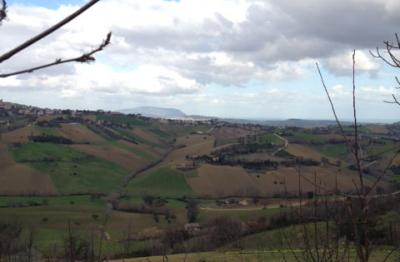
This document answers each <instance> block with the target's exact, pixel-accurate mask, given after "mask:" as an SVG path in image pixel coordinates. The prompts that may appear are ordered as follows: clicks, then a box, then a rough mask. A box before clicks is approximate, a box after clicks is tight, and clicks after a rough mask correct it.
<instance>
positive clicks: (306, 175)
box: [187, 164, 371, 197]
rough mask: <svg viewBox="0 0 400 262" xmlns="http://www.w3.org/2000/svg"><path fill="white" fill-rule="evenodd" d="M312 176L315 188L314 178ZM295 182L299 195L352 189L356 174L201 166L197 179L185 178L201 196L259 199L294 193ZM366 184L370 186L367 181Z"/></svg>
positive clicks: (312, 169)
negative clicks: (300, 193)
mask: <svg viewBox="0 0 400 262" xmlns="http://www.w3.org/2000/svg"><path fill="white" fill-rule="evenodd" d="M315 174H316V182H317V183H316V184H317V187H315V183H314V179H315ZM299 179H300V183H301V188H302V191H303V192H309V191H312V192H314V191H315V189H317V190H318V191H320V192H322V191H334V190H335V188H336V184H337V188H339V189H340V190H341V191H342V192H347V191H350V190H353V189H354V182H353V181H357V175H356V173H354V172H351V171H346V172H343V171H341V172H338V171H337V170H336V169H335V168H328V167H302V168H301V169H300V175H299V172H298V170H297V169H296V168H280V169H278V170H275V171H267V172H265V173H263V174H261V173H260V174H250V173H248V172H247V171H246V170H244V169H243V168H241V167H229V166H215V165H208V164H207V165H203V166H201V167H200V168H199V169H198V176H197V177H190V178H187V181H188V183H189V185H190V186H191V188H192V189H193V191H194V192H196V193H197V194H199V195H203V196H212V197H223V196H254V195H256V194H258V195H260V196H266V197H271V196H274V195H277V194H283V193H285V192H287V193H289V194H291V195H296V194H298V188H299V187H298V185H299ZM366 184H371V183H369V182H367V183H366Z"/></svg>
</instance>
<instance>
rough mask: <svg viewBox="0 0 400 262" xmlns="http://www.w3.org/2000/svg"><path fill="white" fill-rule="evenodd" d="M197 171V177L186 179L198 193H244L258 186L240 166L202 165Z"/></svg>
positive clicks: (208, 194) (221, 195)
mask: <svg viewBox="0 0 400 262" xmlns="http://www.w3.org/2000/svg"><path fill="white" fill-rule="evenodd" d="M197 172H198V176H197V177H191V178H188V179H187V181H188V183H189V185H190V187H191V188H192V189H193V191H194V192H196V193H197V194H199V195H205V196H217V197H223V196H231V195H246V190H247V191H248V190H254V189H256V188H257V187H258V186H257V183H256V180H255V178H253V177H252V176H251V175H250V174H248V173H247V172H246V170H244V169H243V168H242V167H228V166H215V165H202V166H201V167H200V168H199V169H198V171H197ZM250 193H251V192H250Z"/></svg>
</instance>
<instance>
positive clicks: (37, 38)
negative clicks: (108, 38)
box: [0, 0, 100, 63]
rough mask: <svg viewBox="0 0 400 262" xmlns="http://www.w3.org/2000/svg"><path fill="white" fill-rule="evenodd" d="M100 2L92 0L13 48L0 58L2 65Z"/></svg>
mask: <svg viewBox="0 0 400 262" xmlns="http://www.w3.org/2000/svg"><path fill="white" fill-rule="evenodd" d="M2 1H3V4H4V3H5V0H2ZM99 1H100V0H91V1H89V2H88V3H87V4H85V5H84V6H82V7H81V8H79V9H78V10H77V11H76V12H74V13H73V14H71V15H69V16H67V17H66V18H64V19H63V20H61V21H60V22H58V23H57V24H55V25H53V26H52V27H50V28H49V29H47V30H45V31H43V32H42V33H40V34H38V35H36V36H34V37H33V38H31V39H29V40H28V41H26V42H24V43H23V44H21V45H19V46H17V47H15V48H13V49H12V50H10V51H8V52H7V53H5V54H3V55H1V56H0V63H3V62H4V61H6V60H7V59H10V58H11V57H13V56H14V55H16V54H18V53H19V52H21V51H22V50H24V49H26V48H28V47H29V46H31V45H33V44H34V43H36V42H38V41H40V40H42V39H43V38H45V37H46V36H48V35H50V34H52V33H54V32H55V31H57V30H58V29H60V28H61V27H63V26H64V25H66V24H68V23H69V22H71V21H72V20H74V19H75V18H77V17H78V16H79V15H81V14H82V13H83V12H85V11H86V10H88V9H89V8H90V7H92V6H93V5H95V4H96V3H98V2H99ZM0 21H1V20H0Z"/></svg>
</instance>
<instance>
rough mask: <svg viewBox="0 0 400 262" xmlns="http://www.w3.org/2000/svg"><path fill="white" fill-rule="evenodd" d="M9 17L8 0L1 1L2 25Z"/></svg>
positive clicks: (0, 19) (0, 18) (0, 17)
mask: <svg viewBox="0 0 400 262" xmlns="http://www.w3.org/2000/svg"><path fill="white" fill-rule="evenodd" d="M6 17H7V2H6V0H1V9H0V24H1V21H3V20H4V19H5V18H6Z"/></svg>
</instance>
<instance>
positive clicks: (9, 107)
mask: <svg viewBox="0 0 400 262" xmlns="http://www.w3.org/2000/svg"><path fill="white" fill-rule="evenodd" d="M60 113H61V110H55V109H48V108H39V107H34V106H27V105H20V104H15V103H10V102H5V101H3V100H1V99H0V116H37V117H38V116H45V115H56V114H60Z"/></svg>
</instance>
